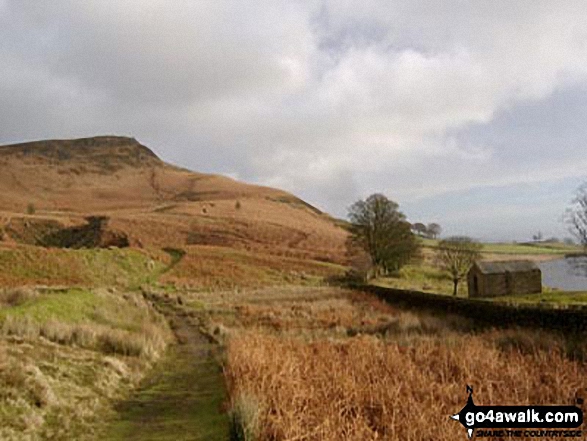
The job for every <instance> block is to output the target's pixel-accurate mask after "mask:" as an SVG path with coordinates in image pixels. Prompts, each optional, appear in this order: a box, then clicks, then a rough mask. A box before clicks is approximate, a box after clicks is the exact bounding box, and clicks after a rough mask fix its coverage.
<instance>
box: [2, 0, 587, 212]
mask: <svg viewBox="0 0 587 441" xmlns="http://www.w3.org/2000/svg"><path fill="white" fill-rule="evenodd" d="M0 11H1V12H2V14H1V15H0V38H1V39H2V41H3V44H2V46H1V47H0V56H2V58H3V60H4V61H5V62H4V63H2V65H1V66H0V99H1V100H2V102H3V104H4V105H3V106H2V108H1V109H0V122H1V123H2V126H3V132H2V133H1V134H0V141H1V142H16V141H22V140H26V139H36V138H52V137H60V138H62V137H69V136H87V135H94V134H101V133H118V134H121V135H132V136H136V137H137V138H139V140H141V141H143V142H145V143H146V144H148V145H149V146H151V147H152V148H153V149H154V150H156V151H157V153H158V154H160V155H161V156H162V157H163V158H164V159H167V160H169V161H172V162H176V163H180V164H182V165H185V166H187V167H190V168H193V169H196V170H201V171H213V172H227V173H231V174H232V175H235V176H240V177H241V178H243V179H246V180H252V181H256V182H259V183H264V184H270V185H277V186H280V187H283V188H285V189H289V190H290V191H294V192H296V193H297V194H299V195H300V196H302V197H305V198H307V199H309V202H311V203H314V204H317V205H318V206H320V207H322V208H324V209H326V210H328V211H330V212H333V213H335V214H337V215H344V213H345V211H346V207H348V205H350V203H352V202H353V201H354V200H355V199H356V198H359V197H362V196H366V195H368V193H370V192H374V191H384V192H387V193H388V194H389V195H390V196H391V197H393V198H395V199H397V200H398V201H399V202H400V203H404V202H405V203H406V204H408V205H411V206H412V207H414V209H415V210H416V211H417V210H419V209H418V207H417V206H416V205H414V202H415V203H416V204H417V203H418V201H428V202H430V198H437V199H436V200H442V199H443V198H445V199H446V198H449V197H450V196H449V195H450V194H454V193H455V192H457V193H458V192H474V191H475V190H474V189H475V188H482V187H504V186H506V187H507V186H510V187H511V188H518V187H516V186H518V185H520V184H523V183H538V184H540V183H542V184H540V185H544V183H545V182H552V181H553V180H557V179H564V178H569V179H570V178H577V177H579V176H580V175H581V174H582V170H584V169H585V165H587V164H586V163H585V160H584V158H583V153H582V141H581V140H582V139H585V134H586V133H585V129H584V128H583V124H582V121H584V116H585V115H584V113H585V112H584V110H583V109H584V108H585V107H586V106H585V104H586V103H587V94H586V93H585V90H586V87H587V84H586V83H587V63H586V62H585V60H587V45H585V43H584V42H585V41H587V28H585V26H584V25H583V23H582V17H584V16H585V13H586V12H587V6H585V5H584V3H583V2H580V1H568V2H564V3H561V4H557V5H556V7H553V6H552V3H551V2H547V1H530V0H521V1H517V2H498V3H497V4H496V3H495V2H487V1H482V0H478V1H471V2H463V1H462V0H451V1H446V2H441V3H431V2H429V1H423V0H409V1H408V0H403V1H398V2H387V3H386V2H380V1H374V0H365V1H363V2H360V3H357V2H351V1H347V0H337V1H332V0H324V1H317V0H316V1H308V2H285V1H283V2H281V1H270V0H251V1H248V2H237V1H213V0H203V1H198V2H193V1H189V0H177V1H174V2H166V1H163V0H128V1H125V2H119V1H115V0H104V1H100V2H78V1H74V0H55V1H53V2H41V3H39V2H35V1H32V0H20V1H17V0H0ZM569 182H570V181H569ZM422 203H423V202H422ZM420 211H422V210H420ZM471 213H475V211H474V209H473V208H471ZM446 216H447V219H448V218H449V217H450V215H449V214H447V215H446ZM471 216H473V214H471ZM475 216H477V215H475ZM533 216H535V217H537V216H538V215H533ZM471 219H472V218H471ZM439 220H440V221H441V220H442V219H439ZM470 222H472V220H471V221H470Z"/></svg>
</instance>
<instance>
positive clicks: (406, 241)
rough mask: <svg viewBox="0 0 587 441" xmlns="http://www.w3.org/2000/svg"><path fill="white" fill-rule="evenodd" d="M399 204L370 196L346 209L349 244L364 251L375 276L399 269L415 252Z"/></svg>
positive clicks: (415, 249)
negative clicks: (348, 223) (348, 222)
mask: <svg viewBox="0 0 587 441" xmlns="http://www.w3.org/2000/svg"><path fill="white" fill-rule="evenodd" d="M398 207H399V206H398V204H396V203H395V202H393V201H391V200H389V199H388V198H387V197H385V196H384V195H382V194H373V195H371V196H369V197H368V198H367V199H366V200H360V201H357V202H355V203H354V204H353V205H352V206H351V207H350V208H349V215H348V217H349V219H350V221H351V227H350V232H351V236H350V243H351V245H352V246H358V247H359V248H361V249H363V250H365V251H366V252H367V254H368V255H369V257H370V259H371V263H372V265H373V269H374V275H375V276H377V275H379V274H381V273H383V274H387V273H389V272H391V271H397V270H399V269H400V268H401V267H402V266H403V265H404V264H406V263H407V262H409V260H410V259H411V258H412V257H413V256H414V254H415V253H416V251H417V249H418V244H417V241H416V238H415V236H414V235H413V234H412V232H411V231H410V224H409V223H408V222H407V221H406V217H405V216H404V214H403V213H402V212H400V211H398Z"/></svg>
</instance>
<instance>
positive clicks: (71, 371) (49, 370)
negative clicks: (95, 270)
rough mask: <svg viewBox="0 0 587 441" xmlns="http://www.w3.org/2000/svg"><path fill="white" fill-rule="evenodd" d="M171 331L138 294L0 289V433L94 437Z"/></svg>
mask: <svg viewBox="0 0 587 441" xmlns="http://www.w3.org/2000/svg"><path fill="white" fill-rule="evenodd" d="M170 338H171V334H170V330H169V328H168V325H167V323H166V322H165V320H164V319H163V317H162V316H160V315H159V314H158V313H157V312H156V311H155V310H154V309H153V308H152V307H151V306H150V305H149V304H148V303H146V302H145V300H143V298H142V296H140V295H138V294H136V293H126V292H117V291H115V290H106V289H97V290H89V289H82V288H70V289H32V288H26V289H23V288H19V289H4V290H2V291H0V439H7V440H12V439H14V440H17V439H18V440H20V439H26V438H30V439H91V438H92V435H93V430H94V429H95V428H96V427H97V426H98V425H99V423H100V421H101V420H102V419H103V417H104V416H105V415H107V413H108V412H109V411H111V410H109V409H110V403H111V402H112V400H113V399H116V398H120V397H121V394H123V393H124V392H125V391H127V390H128V389H129V388H130V387H132V386H133V385H135V384H136V383H137V382H138V380H139V379H140V378H141V376H142V375H144V373H145V372H146V370H147V369H148V368H149V367H150V366H151V364H152V363H153V362H154V361H155V360H157V359H158V358H159V357H160V356H161V354H162V353H163V351H164V350H165V347H166V346H167V344H168V342H169V341H170Z"/></svg>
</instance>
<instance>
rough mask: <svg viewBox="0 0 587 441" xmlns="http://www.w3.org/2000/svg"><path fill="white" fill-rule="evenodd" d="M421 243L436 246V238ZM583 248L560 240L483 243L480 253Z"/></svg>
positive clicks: (558, 252) (565, 251)
mask: <svg viewBox="0 0 587 441" xmlns="http://www.w3.org/2000/svg"><path fill="white" fill-rule="evenodd" d="M420 241H421V243H422V245H423V246H424V247H427V248H436V247H438V243H439V241H438V240H433V239H424V238H421V239H420ZM581 251H583V249H582V248H581V247H580V246H578V245H567V244H564V243H560V242H538V243H534V242H527V243H513V242H503V243H483V248H482V249H481V252H482V253H487V254H521V255H524V254H530V255H535V254H561V255H564V254H568V253H577V252H581Z"/></svg>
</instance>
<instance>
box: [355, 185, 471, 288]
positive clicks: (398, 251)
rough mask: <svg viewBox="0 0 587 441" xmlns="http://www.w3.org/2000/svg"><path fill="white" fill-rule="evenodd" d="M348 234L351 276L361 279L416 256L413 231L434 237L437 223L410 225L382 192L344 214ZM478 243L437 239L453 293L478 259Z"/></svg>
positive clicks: (395, 268)
mask: <svg viewBox="0 0 587 441" xmlns="http://www.w3.org/2000/svg"><path fill="white" fill-rule="evenodd" d="M348 217H349V220H350V222H351V226H350V233H351V234H350V236H349V240H348V242H347V248H348V251H349V254H350V257H351V266H352V267H353V268H354V271H355V275H356V276H360V277H361V278H362V279H368V278H369V277H378V276H384V275H388V274H390V273H393V272H396V271H398V270H399V269H400V268H401V267H402V266H403V265H405V264H407V263H408V262H410V261H411V260H412V259H413V258H414V257H415V256H417V255H418V247H419V245H418V240H417V238H416V234H414V232H416V233H417V234H424V233H425V234H426V235H428V236H429V237H437V236H438V235H439V234H440V231H441V229H440V225H438V224H436V223H433V224H429V225H428V226H426V225H424V224H421V223H416V224H413V225H411V224H410V223H409V222H408V221H407V220H406V217H405V215H404V214H403V213H402V212H401V211H399V205H398V204H397V203H395V202H393V201H392V200H390V199H388V198H387V197H385V196H384V195H382V194H378V193H376V194H373V195H371V196H369V197H368V198H367V199H365V200H359V201H357V202H355V203H354V204H353V205H352V206H351V207H350V208H349V213H348ZM480 250H481V245H480V244H479V243H478V242H476V241H474V240H473V239H471V238H469V237H465V236H453V237H449V238H447V239H445V240H442V241H440V243H439V245H438V252H437V258H438V262H439V265H440V267H441V268H443V269H444V270H445V271H446V272H447V273H448V274H450V277H451V279H452V281H453V286H454V290H453V294H454V295H456V294H457V291H458V284H459V282H460V281H461V280H462V279H463V278H464V277H466V275H467V273H468V271H469V269H470V268H471V266H472V265H473V263H474V262H475V260H476V259H478V258H479V253H480Z"/></svg>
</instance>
